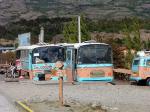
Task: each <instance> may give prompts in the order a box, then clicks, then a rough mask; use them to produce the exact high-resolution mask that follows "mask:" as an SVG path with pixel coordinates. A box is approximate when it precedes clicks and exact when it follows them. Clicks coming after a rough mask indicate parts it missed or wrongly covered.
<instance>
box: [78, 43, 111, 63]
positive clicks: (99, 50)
mask: <svg viewBox="0 0 150 112" xmlns="http://www.w3.org/2000/svg"><path fill="white" fill-rule="evenodd" d="M78 63H79V64H101V63H112V53H111V47H110V46H108V45H99V44H97V45H85V46H81V47H80V48H79V52H78Z"/></svg>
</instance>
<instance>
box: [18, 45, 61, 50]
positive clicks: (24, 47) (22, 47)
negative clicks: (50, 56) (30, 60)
mask: <svg viewBox="0 0 150 112" xmlns="http://www.w3.org/2000/svg"><path fill="white" fill-rule="evenodd" d="M46 46H58V47H61V46H59V45H55V44H47V45H38V44H35V45H30V46H19V47H18V48H17V49H16V50H25V49H28V50H32V49H35V48H38V47H46Z"/></svg>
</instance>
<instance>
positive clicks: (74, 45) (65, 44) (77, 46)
mask: <svg viewBox="0 0 150 112" xmlns="http://www.w3.org/2000/svg"><path fill="white" fill-rule="evenodd" d="M96 44H99V45H109V44H106V43H58V44H57V45H60V46H73V47H74V48H77V49H78V48H79V47H81V46H84V45H96Z"/></svg>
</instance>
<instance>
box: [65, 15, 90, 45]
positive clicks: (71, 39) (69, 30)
mask: <svg viewBox="0 0 150 112" xmlns="http://www.w3.org/2000/svg"><path fill="white" fill-rule="evenodd" d="M85 21H86V20H85V18H84V17H83V16H81V40H82V41H86V40H89V39H90V33H89V32H88V27H87V25H86V24H85ZM63 35H64V37H65V41H66V42H68V43H75V42H78V20H77V18H73V19H72V21H71V22H69V23H66V24H65V26H64V29H63Z"/></svg>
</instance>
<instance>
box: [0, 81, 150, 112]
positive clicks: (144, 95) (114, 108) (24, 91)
mask: <svg viewBox="0 0 150 112" xmlns="http://www.w3.org/2000/svg"><path fill="white" fill-rule="evenodd" d="M0 93H3V94H4V95H5V97H7V98H8V99H11V101H12V102H15V101H18V100H19V101H23V102H26V103H27V105H29V106H30V107H31V108H32V109H33V110H34V111H35V112H106V111H107V112H150V108H149V107H150V99H149V97H150V87H147V86H136V85H129V84H127V83H120V84H119V85H111V84H108V83H102V82H100V83H99V82H98V83H94V84H93V83H80V84H79V83H77V84H76V85H71V84H68V83H65V84H64V102H65V106H64V107H61V106H59V105H58V83H57V82H52V81H47V82H36V83H35V82H33V81H29V80H23V81H20V82H5V81H3V80H1V81H0Z"/></svg>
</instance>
